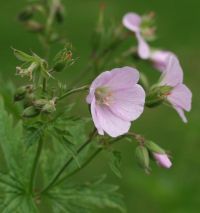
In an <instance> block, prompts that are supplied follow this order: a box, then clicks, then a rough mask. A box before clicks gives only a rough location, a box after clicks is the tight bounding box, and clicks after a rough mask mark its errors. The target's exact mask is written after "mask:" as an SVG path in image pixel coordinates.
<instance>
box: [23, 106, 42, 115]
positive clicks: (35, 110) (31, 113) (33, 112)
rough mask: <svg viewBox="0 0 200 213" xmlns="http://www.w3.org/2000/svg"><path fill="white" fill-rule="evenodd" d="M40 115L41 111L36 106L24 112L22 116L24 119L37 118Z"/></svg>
mask: <svg viewBox="0 0 200 213" xmlns="http://www.w3.org/2000/svg"><path fill="white" fill-rule="evenodd" d="M39 114H40V111H39V110H38V109H36V108H35V107H34V106H30V107H27V108H26V109H25V110H24V111H23V114H22V116H23V117H24V118H32V117H36V116H37V115H39Z"/></svg>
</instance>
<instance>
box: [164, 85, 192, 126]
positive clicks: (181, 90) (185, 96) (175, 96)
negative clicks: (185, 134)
mask: <svg viewBox="0 0 200 213" xmlns="http://www.w3.org/2000/svg"><path fill="white" fill-rule="evenodd" d="M167 100H168V101H169V102H170V103H171V104H172V106H173V107H174V109H175V110H176V111H177V112H178V114H179V115H180V117H181V118H182V120H183V122H185V123H186V122H187V119H186V117H185V114H184V110H186V111H190V110H191V102H192V92H191V91H190V90H189V88H188V87H186V86H185V85H184V84H180V85H178V86H176V87H175V88H174V89H173V90H172V91H171V94H170V95H168V97H167Z"/></svg>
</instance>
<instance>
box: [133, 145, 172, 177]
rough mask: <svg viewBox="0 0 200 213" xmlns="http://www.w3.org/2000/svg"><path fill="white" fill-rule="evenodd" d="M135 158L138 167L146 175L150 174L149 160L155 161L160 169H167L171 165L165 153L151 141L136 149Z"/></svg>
mask: <svg viewBox="0 0 200 213" xmlns="http://www.w3.org/2000/svg"><path fill="white" fill-rule="evenodd" d="M136 158H137V161H138V164H139V165H140V167H142V168H143V169H144V170H145V172H146V173H147V174H149V173H150V171H151V168H150V159H152V160H153V161H155V162H156V163H157V165H159V166H160V167H163V168H166V169H169V168H170V167H171V166H172V163H171V161H170V159H169V156H168V154H167V153H166V151H165V150H164V149H163V148H161V147H160V146H158V145H157V144H156V143H154V142H152V141H145V143H143V144H140V145H139V146H138V147H137V148H136Z"/></svg>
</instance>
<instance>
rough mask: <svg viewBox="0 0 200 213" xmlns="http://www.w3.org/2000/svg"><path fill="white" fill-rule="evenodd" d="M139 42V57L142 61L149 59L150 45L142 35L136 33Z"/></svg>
mask: <svg viewBox="0 0 200 213" xmlns="http://www.w3.org/2000/svg"><path fill="white" fill-rule="evenodd" d="M135 35H136V38H137V40H138V55H139V57H140V58H142V59H148V58H149V57H150V48H149V45H148V43H147V42H146V41H145V40H144V39H143V37H142V36H141V35H140V33H136V34H135Z"/></svg>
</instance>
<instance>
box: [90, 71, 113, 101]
mask: <svg viewBox="0 0 200 213" xmlns="http://www.w3.org/2000/svg"><path fill="white" fill-rule="evenodd" d="M111 77H112V74H111V72H109V71H105V72H103V73H101V74H100V75H99V76H98V77H97V78H96V79H95V80H94V81H93V82H92V84H91V86H90V92H89V95H88V96H87V98H86V102H87V103H88V104H91V102H92V100H93V98H94V92H95V90H96V88H97V87H100V86H103V85H105V84H106V83H107V81H109V80H110V78H111Z"/></svg>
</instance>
